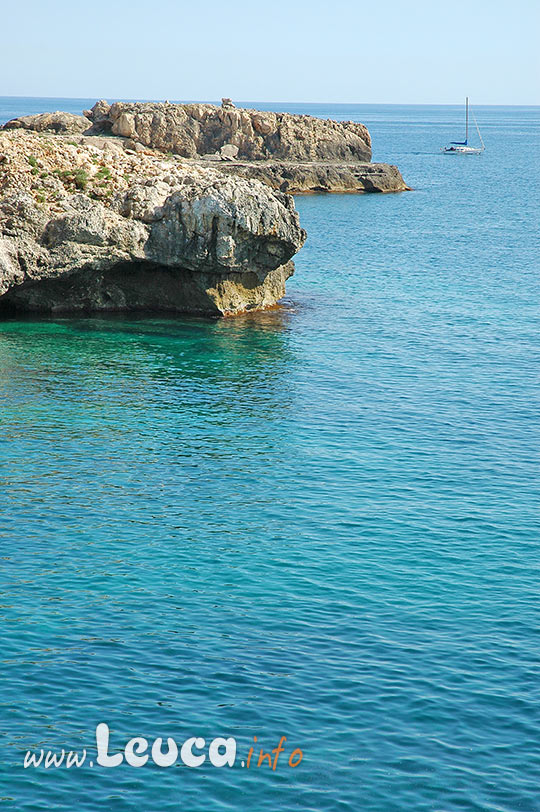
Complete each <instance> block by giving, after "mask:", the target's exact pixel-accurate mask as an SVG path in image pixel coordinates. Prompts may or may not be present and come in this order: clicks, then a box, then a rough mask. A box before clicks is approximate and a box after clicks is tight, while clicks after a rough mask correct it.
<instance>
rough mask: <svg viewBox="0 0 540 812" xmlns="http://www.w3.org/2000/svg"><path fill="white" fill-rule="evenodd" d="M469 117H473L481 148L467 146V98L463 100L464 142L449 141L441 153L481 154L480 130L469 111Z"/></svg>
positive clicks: (482, 147) (482, 149) (482, 148)
mask: <svg viewBox="0 0 540 812" xmlns="http://www.w3.org/2000/svg"><path fill="white" fill-rule="evenodd" d="M471 115H472V117H473V121H474V126H475V127H476V132H477V133H478V138H479V139H480V143H481V145H482V146H481V147H470V146H469V144H468V141H469V97H468V96H467V98H466V99H465V141H451V142H450V144H449V146H447V147H444V148H443V150H442V152H444V153H445V154H447V155H480V153H481V152H483V151H484V150H485V146H484V142H483V141H482V136H481V135H480V130H479V129H478V124H477V123H476V118H475V116H474V113H473V111H472V110H471Z"/></svg>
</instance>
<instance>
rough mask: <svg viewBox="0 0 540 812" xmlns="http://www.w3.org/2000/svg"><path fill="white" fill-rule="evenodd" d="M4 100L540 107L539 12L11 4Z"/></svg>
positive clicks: (230, 0) (3, 8) (531, 2)
mask: <svg viewBox="0 0 540 812" xmlns="http://www.w3.org/2000/svg"><path fill="white" fill-rule="evenodd" d="M0 20H1V25H0V96H57V97H76V98H96V99H97V98H105V99H107V98H108V99H156V100H164V99H170V100H171V101H172V100H201V101H213V100H219V99H221V97H222V96H230V97H231V98H232V99H233V100H237V101H258V102H264V101H267V102H334V103H338V102H345V103H346V102H350V103H358V104H360V103H367V104H384V103H386V104H458V103H462V101H463V98H464V96H465V95H469V96H470V97H471V100H473V101H474V103H475V104H476V105H479V104H524V105H526V104H531V105H533V104H540V58H539V53H540V48H539V46H538V40H539V39H540V37H539V34H540V0H511V1H510V0H505V2H502V0H489V2H487V0H444V1H443V0H409V2H404V0H370V2H365V1H364V2H362V0H329V1H328V2H324V3H323V2H319V0H268V2H264V3H260V2H257V0H250V2H248V1H247V0H202V1H201V0H198V1H197V0H191V2H186V1H185V0H177V1H176V2H174V0H154V2H153V3H151V2H149V1H148V0H145V2H141V0H129V2H128V0H92V1H91V2H88V0H86V2H77V0H24V2H22V1H21V0H19V1H18V2H14V1H13V0H0Z"/></svg>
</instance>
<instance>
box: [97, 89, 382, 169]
mask: <svg viewBox="0 0 540 812" xmlns="http://www.w3.org/2000/svg"><path fill="white" fill-rule="evenodd" d="M85 114H86V115H87V116H88V117H89V119H90V120H91V121H92V122H93V124H94V128H93V129H94V132H96V133H98V132H106V131H110V132H112V134H113V135H119V136H123V137H124V138H131V139H133V140H135V141H138V142H139V143H141V144H144V145H145V146H147V147H151V148H152V149H158V150H161V151H162V152H172V153H175V154H177V155H181V156H183V157H185V158H195V157H196V156H200V155H205V154H207V153H215V152H219V151H220V150H221V149H222V147H224V146H226V145H232V146H233V147H237V148H238V152H237V153H236V154H237V155H238V157H239V158H245V159H248V160H266V159H269V158H275V159H278V160H285V161H317V160H327V161H346V162H349V161H369V160H370V159H371V138H370V135H369V132H368V130H367V128H366V127H364V125H363V124H358V123H355V122H352V121H343V122H338V121H327V120H325V119H319V118H314V117H313V116H299V115H292V114H290V113H270V112H264V113H262V112H259V111H258V110H246V109H240V108H236V107H234V106H233V105H232V104H226V105H224V106H222V107H216V106H215V105H213V104H169V103H163V104H161V103H159V104H158V103H153V102H152V103H142V102H134V103H126V102H116V103H115V104H113V105H112V106H111V107H109V108H108V109H107V103H106V102H103V101H100V102H98V103H97V104H96V105H95V106H94V107H93V108H92V110H90V111H85Z"/></svg>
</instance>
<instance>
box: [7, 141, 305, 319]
mask: <svg viewBox="0 0 540 812" xmlns="http://www.w3.org/2000/svg"><path fill="white" fill-rule="evenodd" d="M304 239H305V232H303V230H302V229H301V228H300V226H299V223H298V215H297V213H296V211H295V209H294V202H293V200H292V198H291V197H289V196H288V195H284V194H281V193H279V192H278V193H276V192H272V190H270V189H269V188H268V187H267V186H264V185H263V184H261V183H259V182H258V181H251V180H243V179H239V178H233V177H228V176H226V175H224V174H222V173H219V172H216V171H215V170H213V169H207V168H201V167H198V166H193V165H189V164H180V163H178V162H175V163H170V162H167V161H164V160H162V159H159V158H157V157H155V156H152V155H141V154H133V153H131V154H129V153H126V152H125V151H124V150H123V149H122V147H121V145H118V144H114V143H113V144H106V148H104V149H100V148H99V147H98V146H95V145H93V144H90V143H89V144H88V145H86V144H85V145H84V146H75V145H73V144H71V143H69V142H68V141H67V140H66V139H64V138H61V137H59V136H48V137H47V138H44V137H40V136H38V135H35V134H34V133H31V132H26V131H24V130H7V131H3V132H2V133H0V309H2V308H3V309H4V310H5V309H26V310H38V311H48V312H51V311H52V312H61V311H91V310H108V311H115V310H148V309H151V310H169V311H181V312H192V313H205V314H209V315H224V314H233V313H238V312H241V311H244V310H252V309H258V308H265V307H269V306H271V305H273V304H275V302H276V301H277V300H278V299H279V298H281V297H282V296H283V295H284V292H285V280H286V279H287V278H288V276H290V275H291V273H292V272H293V265H292V263H291V262H290V259H291V257H292V256H293V255H294V254H295V252H296V251H297V250H298V249H299V248H300V247H301V245H302V243H303V241H304Z"/></svg>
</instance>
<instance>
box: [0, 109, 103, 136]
mask: <svg viewBox="0 0 540 812" xmlns="http://www.w3.org/2000/svg"><path fill="white" fill-rule="evenodd" d="M90 126H91V125H90V123H89V121H88V119H87V118H85V116H76V115H74V114H73V113H63V112H61V111H60V110H57V111H56V113H38V114H36V115H34V116H21V118H14V119H12V120H11V121H8V122H7V124H4V129H6V130H17V129H22V130H33V131H34V132H54V133H65V134H77V135H78V134H80V133H83V132H84V131H85V130H89V129H90Z"/></svg>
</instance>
